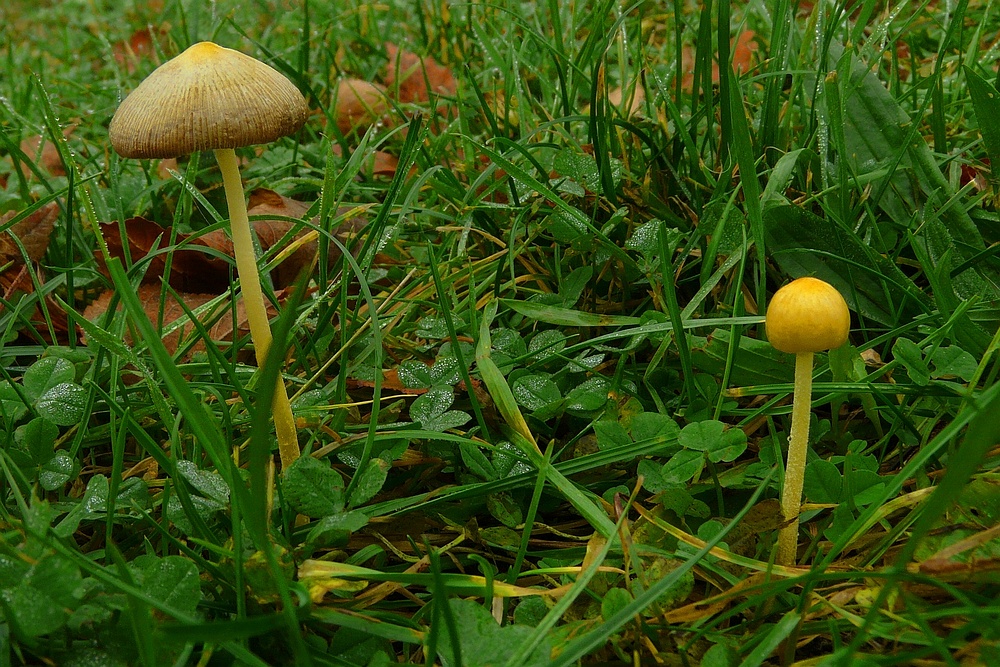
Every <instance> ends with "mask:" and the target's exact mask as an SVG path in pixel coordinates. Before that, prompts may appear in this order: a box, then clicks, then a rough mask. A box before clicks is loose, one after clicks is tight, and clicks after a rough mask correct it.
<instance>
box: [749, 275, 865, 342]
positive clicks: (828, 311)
mask: <svg viewBox="0 0 1000 667" xmlns="http://www.w3.org/2000/svg"><path fill="white" fill-rule="evenodd" d="M764 328H765V329H766V331H767V338H768V340H770V341H771V345H773V346H774V347H776V348H777V349H779V350H781V351H782V352H790V353H792V354H798V353H799V352H821V351H823V350H832V349H834V348H837V347H840V346H841V345H843V344H844V343H845V342H847V334H848V333H849V332H850V330H851V311H850V310H848V308H847V302H846V301H844V297H843V296H841V294H840V292H838V291H837V289H836V288H835V287H834V286H833V285H831V284H830V283H828V282H824V281H822V280H819V279H818V278H808V277H807V278H799V279H798V280H793V281H792V282H790V283H788V284H787V285H785V286H784V287H782V288H781V289H779V290H778V291H777V292H775V293H774V296H773V297H771V303H770V305H768V307H767V316H766V317H765V318H764Z"/></svg>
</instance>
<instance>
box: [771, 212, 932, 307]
mask: <svg viewBox="0 0 1000 667" xmlns="http://www.w3.org/2000/svg"><path fill="white" fill-rule="evenodd" d="M764 236H765V240H766V243H767V249H768V252H769V254H771V256H773V257H774V259H775V261H776V262H778V264H779V265H780V266H781V268H782V269H783V270H784V271H785V272H786V273H788V274H789V275H790V276H791V277H793V278H801V277H802V276H812V277H815V278H820V279H822V280H825V281H826V282H828V283H830V284H831V285H833V286H834V287H836V288H837V290H838V291H839V292H840V293H841V294H842V295H843V296H844V299H846V300H847V304H848V305H849V306H850V307H851V309H852V310H854V311H856V312H858V313H859V314H861V315H863V316H864V317H866V318H870V319H873V320H875V321H876V322H881V323H883V324H890V325H894V324H896V323H897V322H900V321H903V320H906V319H909V318H912V317H913V316H915V315H916V314H917V313H919V312H920V311H921V310H922V309H924V308H926V307H927V305H928V304H927V298H926V296H924V295H923V294H922V293H921V292H920V290H919V289H917V287H916V286H915V285H914V284H913V282H912V281H911V280H910V279H909V278H908V277H907V276H906V275H905V274H904V273H903V272H902V271H901V270H900V269H899V268H898V267H897V266H896V265H895V264H893V262H892V261H891V260H889V259H888V258H887V257H884V256H882V255H880V254H879V253H877V252H875V251H874V250H873V249H872V248H871V247H870V246H869V245H868V244H866V243H865V242H864V241H863V240H862V239H861V238H860V237H859V236H858V235H857V234H855V233H853V232H851V231H849V230H845V229H842V228H841V227H840V226H839V225H837V224H836V223H835V222H834V221H832V220H829V219H827V218H821V217H819V216H817V215H815V214H813V213H811V212H809V211H807V210H805V209H803V208H799V207H798V206H791V205H789V206H772V207H769V208H768V209H767V210H766V211H765V212H764Z"/></svg>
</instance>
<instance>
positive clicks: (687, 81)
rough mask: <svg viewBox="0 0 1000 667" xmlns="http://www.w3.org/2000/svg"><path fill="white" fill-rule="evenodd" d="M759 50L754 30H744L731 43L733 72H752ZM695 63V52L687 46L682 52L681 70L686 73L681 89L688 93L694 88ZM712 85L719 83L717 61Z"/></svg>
mask: <svg viewBox="0 0 1000 667" xmlns="http://www.w3.org/2000/svg"><path fill="white" fill-rule="evenodd" d="M757 48H758V46H757V40H756V34H755V33H754V31H753V30H744V31H743V32H741V33H740V34H739V35H738V36H737V37H736V38H735V39H734V40H732V41H731V42H730V55H731V57H732V59H733V70H734V71H735V72H736V73H737V74H739V73H741V72H748V71H750V68H751V67H752V66H753V58H754V54H755V53H756V52H757ZM716 55H718V54H716ZM694 63H695V51H694V49H693V48H692V47H691V46H687V45H685V46H684V48H683V49H682V51H681V68H682V71H683V72H684V76H683V77H682V78H681V88H683V89H684V90H686V91H690V90H691V89H692V88H693V87H694ZM712 83H719V63H718V62H716V61H715V60H713V61H712Z"/></svg>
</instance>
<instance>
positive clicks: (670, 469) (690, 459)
mask: <svg viewBox="0 0 1000 667" xmlns="http://www.w3.org/2000/svg"><path fill="white" fill-rule="evenodd" d="M704 465H705V455H704V454H702V453H701V452H698V451H695V450H693V449H682V450H681V451H679V452H677V453H676V454H674V455H673V456H671V457H670V459H669V460H668V461H667V462H666V463H664V464H663V468H662V470H661V471H660V475H661V476H662V478H663V481H664V482H666V483H667V484H684V483H685V482H689V481H690V480H692V479H693V478H694V477H695V476H696V475H697V474H698V473H700V472H701V469H702V467H703V466H704Z"/></svg>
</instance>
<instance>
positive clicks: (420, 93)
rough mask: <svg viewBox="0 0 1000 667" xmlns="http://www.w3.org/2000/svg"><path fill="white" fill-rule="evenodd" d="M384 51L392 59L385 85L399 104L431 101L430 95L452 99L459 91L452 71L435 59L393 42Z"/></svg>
mask: <svg viewBox="0 0 1000 667" xmlns="http://www.w3.org/2000/svg"><path fill="white" fill-rule="evenodd" d="M385 51H386V54H387V55H388V56H389V64H388V67H387V70H386V74H385V83H386V86H388V87H389V88H390V89H391V90H392V91H393V92H394V93H395V96H396V99H397V100H399V101H400V102H403V103H408V102H428V101H430V99H431V96H434V97H439V96H445V97H451V96H453V95H455V93H457V92H458V82H457V81H456V80H455V76H454V75H453V74H452V73H451V70H450V69H448V68H447V67H445V66H444V65H441V64H439V63H438V62H437V61H436V60H434V59H433V58H430V57H427V58H421V57H420V56H418V55H416V54H415V53H410V52H409V51H402V50H401V49H400V48H399V47H398V46H396V45H395V44H392V43H387V44H386V45H385Z"/></svg>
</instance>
